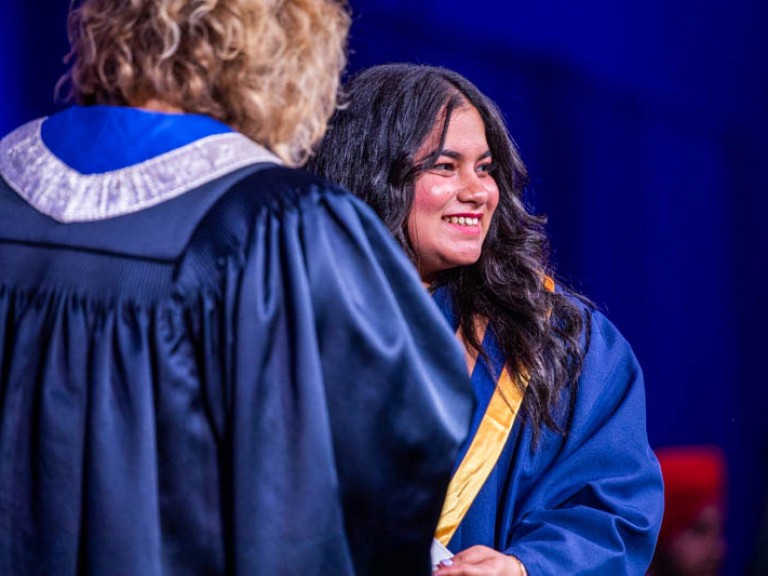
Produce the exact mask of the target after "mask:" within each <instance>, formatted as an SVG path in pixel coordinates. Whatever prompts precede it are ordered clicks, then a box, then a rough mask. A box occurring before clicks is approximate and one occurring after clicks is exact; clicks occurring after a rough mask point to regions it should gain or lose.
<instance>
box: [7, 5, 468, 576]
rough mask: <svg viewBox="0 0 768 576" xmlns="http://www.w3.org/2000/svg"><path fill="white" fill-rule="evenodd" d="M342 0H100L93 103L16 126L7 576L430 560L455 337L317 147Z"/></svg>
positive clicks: (82, 84)
mask: <svg viewBox="0 0 768 576" xmlns="http://www.w3.org/2000/svg"><path fill="white" fill-rule="evenodd" d="M348 26H349V15H348V13H347V10H346V7H345V6H344V5H343V4H342V3H340V2H337V1H334V0H193V1H180V0H131V2H119V3H117V2H111V1H108V0H83V1H82V2H81V3H79V4H78V5H75V6H74V7H73V9H72V10H71V13H70V17H69V34H70V40H71V44H72V50H71V53H70V55H69V61H70V64H71V68H70V71H69V72H68V74H67V75H66V76H65V78H64V79H63V81H62V82H61V83H60V86H59V89H60V90H62V91H64V93H66V94H68V95H69V96H70V97H71V98H72V99H74V100H76V102H77V104H74V105H72V106H70V107H68V108H66V109H64V110H62V111H61V112H58V113H56V114H54V115H52V116H50V117H48V118H42V119H38V120H34V121H32V122H29V123H27V124H25V125H23V126H21V127H19V128H17V129H16V130H14V131H13V132H11V133H10V134H8V135H7V136H5V137H4V138H2V140H0V574H8V575H11V574H13V575H14V576H32V575H35V576H39V575H49V574H50V575H56V576H69V575H80V574H83V575H84V574H89V575H96V576H98V575H102V574H103V575H106V574H109V575H112V574H126V575H128V574H130V575H141V576H160V575H171V574H172V575H200V576H203V575H205V576H210V575H218V574H242V575H245V574H268V575H281V574H289V575H290V574H302V575H305V574H321V575H325V574H327V575H329V576H344V575H351V574H358V575H367V574H405V575H410V574H414V575H416V574H429V571H430V564H429V546H430V542H431V538H432V533H433V531H434V528H435V525H436V524H437V519H438V517H439V513H440V506H441V499H442V495H443V494H444V492H445V489H446V487H447V485H448V481H449V476H450V471H451V465H452V462H453V459H454V458H455V456H456V454H457V452H458V448H459V446H460V444H461V442H462V441H463V439H464V437H465V435H466V433H467V430H468V426H469V418H470V414H471V408H472V394H471V387H470V384H469V382H468V380H467V376H466V373H465V370H464V366H463V362H462V360H461V356H460V350H459V349H458V347H457V345H456V343H455V341H454V338H453V334H452V333H451V331H450V329H448V328H447V326H446V325H445V323H444V321H443V318H442V316H441V314H440V311H439V310H438V309H437V307H436V306H435V305H434V304H433V303H432V301H431V300H430V299H429V297H428V296H427V295H426V294H425V293H424V291H423V289H422V287H421V283H420V280H419V278H418V275H417V274H416V272H415V271H414V269H413V267H412V266H411V264H410V262H408V260H407V259H406V258H405V256H404V255H403V254H402V252H401V250H400V249H399V247H397V245H396V244H395V243H394V242H393V241H392V239H391V237H390V236H389V233H388V231H387V230H386V228H385V227H384V226H383V225H382V224H381V222H380V221H379V220H378V219H377V218H376V216H375V215H374V214H373V212H372V211H371V210H370V209H369V208H368V207H367V206H366V205H365V204H364V203H363V202H362V201H360V200H358V199H357V198H355V197H354V196H352V195H350V194H348V193H347V192H345V191H344V190H342V189H340V188H338V187H335V186H333V185H331V184H329V183H328V182H327V181H325V180H323V179H321V178H319V177H317V176H314V175H312V174H310V173H308V172H305V171H302V170H300V169H297V168H296V166H298V165H300V164H301V163H302V162H303V161H304V160H305V159H306V157H307V155H308V153H309V150H310V149H311V147H312V145H313V144H314V143H315V141H316V140H317V139H318V138H319V137H320V136H321V135H322V133H323V130H324V129H325V126H326V122H327V119H328V117H329V115H330V114H331V113H332V111H333V109H334V106H335V99H336V91H337V87H338V81H339V73H340V71H341V69H342V67H343V66H344V62H345V41H346V40H345V39H346V34H347V28H348Z"/></svg>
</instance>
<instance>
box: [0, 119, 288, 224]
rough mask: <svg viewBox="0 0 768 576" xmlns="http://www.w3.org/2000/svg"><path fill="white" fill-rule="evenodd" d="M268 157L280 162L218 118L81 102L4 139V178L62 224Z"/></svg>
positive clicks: (152, 199) (134, 206) (127, 207)
mask: <svg viewBox="0 0 768 576" xmlns="http://www.w3.org/2000/svg"><path fill="white" fill-rule="evenodd" d="M261 162H269V163H274V164H281V161H280V160H279V159H278V158H277V157H276V156H275V155H274V154H272V153H271V152H269V151H268V150H267V149H266V148H264V147H263V146H260V145H259V144H257V143H255V142H253V141H252V140H250V139H249V138H247V137H246V136H244V135H242V134H240V133H238V132H235V131H233V130H231V129H230V128H229V127H227V126H225V125H224V124H221V123H220V122H217V121H216V120H213V119H212V118H208V117H206V116H200V115H194V114H166V113H160V112H148V111H143V110H138V109H135V108H127V107H117V106H89V107H81V106H74V107H72V108H68V109H66V110H64V111H63V112H60V113H58V114H56V115H54V116H51V117H50V118H47V119H46V118H43V119H38V120H33V121H32V122H29V123H28V124H25V125H23V126H21V127H20V128H18V129H16V130H15V131H13V132H11V133H10V134H8V135H7V136H6V137H5V138H3V139H2V140H0V175H2V177H3V178H4V179H5V181H6V182H7V183H8V184H9V185H10V186H11V188H13V189H14V190H15V191H16V192H17V193H18V194H19V195H20V196H21V197H22V198H24V199H25V200H26V201H27V202H28V203H29V204H31V205H32V206H33V207H34V208H36V209H37V210H38V211H40V212H42V213H44V214H46V215H47V216H50V217H51V218H53V219H55V220H57V221H59V222H85V221H93V220H103V219H106V218H113V217H116V216H122V215H124V214H129V213H132V212H136V211H138V210H142V209H144V208H148V207H150V206H154V205H156V204H159V203H161V202H163V201H165V200H170V199H171V198H175V197H176V196H179V195H181V194H183V193H184V192H187V191H189V190H191V189H193V188H196V187H198V186H202V185H203V184H206V183H208V182H211V181H212V180H215V179H216V178H219V177H221V176H223V175H225V174H228V173H230V172H233V171H235V170H237V169H239V168H243V167H245V166H248V165H251V164H256V163H261Z"/></svg>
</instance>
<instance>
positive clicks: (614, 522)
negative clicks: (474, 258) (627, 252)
mask: <svg viewBox="0 0 768 576" xmlns="http://www.w3.org/2000/svg"><path fill="white" fill-rule="evenodd" d="M590 323H591V335H590V339H589V348H588V353H587V356H586V360H585V365H584V368H583V371H582V376H581V378H580V381H579V388H578V392H577V397H576V401H575V405H574V407H573V412H572V414H571V418H570V421H569V422H568V435H567V437H566V439H565V441H564V443H563V444H562V446H561V448H560V450H559V452H558V453H557V455H556V456H555V458H554V460H553V461H552V462H551V463H550V464H549V466H548V467H547V468H546V471H545V472H544V473H543V474H542V475H541V477H540V479H539V480H538V481H537V482H535V483H534V484H532V488H531V490H530V493H529V494H528V495H527V498H525V503H524V504H523V506H522V509H521V510H520V512H519V513H520V515H521V519H520V521H519V523H518V524H517V525H516V527H515V528H514V530H513V531H512V532H511V534H510V538H509V542H508V548H507V549H506V550H505V552H506V553H508V554H513V555H515V556H517V557H518V558H520V559H521V560H522V561H523V563H524V564H525V566H526V568H527V570H528V573H529V574H530V575H531V576H537V575H540V574H583V575H586V574H594V575H598V574H599V575H603V574H627V575H641V574H644V573H645V571H646V569H647V567H648V564H649V563H650V560H651V557H652V555H653V550H654V546H655V543H656V537H657V535H658V531H659V527H660V524H661V517H662V508H663V489H662V482H661V473H660V470H659V465H658V462H657V460H656V457H655V456H654V454H653V452H652V450H651V449H650V447H649V445H648V440H647V433H646V426H645V395H644V387H643V377H642V373H641V370H640V367H639V365H638V363H637V360H636V358H635V356H634V354H633V353H632V350H631V348H630V347H629V345H628V344H627V342H626V341H625V340H624V339H623V337H622V336H621V335H620V334H619V332H618V331H617V330H616V329H615V327H614V326H613V325H612V324H611V323H610V322H609V321H608V320H607V319H606V318H605V317H604V316H603V315H601V314H599V313H597V312H594V313H592V315H591V322H590ZM543 442H544V443H545V444H546V442H547V438H546V436H544V437H543ZM542 449H543V451H544V452H546V451H547V447H546V446H545V445H544V446H542ZM529 457H530V456H529ZM531 462H532V461H531V460H526V458H523V459H522V461H521V463H520V466H521V468H520V469H519V474H520V475H521V476H522V477H525V475H526V467H527V466H529V465H530V464H531Z"/></svg>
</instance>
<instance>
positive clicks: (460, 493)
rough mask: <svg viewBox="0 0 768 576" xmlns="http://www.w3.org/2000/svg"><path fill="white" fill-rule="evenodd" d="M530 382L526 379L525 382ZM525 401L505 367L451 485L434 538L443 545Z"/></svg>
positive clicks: (454, 528) (467, 506) (493, 464)
mask: <svg viewBox="0 0 768 576" xmlns="http://www.w3.org/2000/svg"><path fill="white" fill-rule="evenodd" d="M527 383H528V379H527V378H526V379H525V380H524V381H523V385H524V386H525V385H527ZM522 401H523V392H522V391H521V390H520V388H519V387H518V386H516V385H515V383H514V382H513V381H512V376H510V374H509V371H508V370H507V368H506V366H505V367H504V370H503V371H502V373H501V376H500V377H499V381H498V382H497V383H496V390H495V391H494V392H493V396H491V401H490V402H489V403H488V408H487V409H486V410H485V414H484V415H483V419H482V421H481V422H480V426H479V427H478V429H477V432H476V433H475V437H474V438H473V439H472V443H471V444H470V445H469V449H468V450H467V453H466V454H465V455H464V458H463V460H462V461H461V464H460V465H459V467H458V469H457V470H456V473H455V474H454V475H453V478H451V482H450V484H448V492H447V494H446V495H445V502H444V503H443V511H442V512H441V513H440V521H439V522H438V523H437V530H436V531H435V538H436V539H437V540H439V541H440V543H441V544H443V546H447V545H448V542H450V541H451V538H452V537H453V534H454V532H456V529H457V528H458V527H459V524H460V523H461V521H462V520H463V519H464V516H465V515H466V514H467V511H468V510H469V507H470V506H471V505H472V502H474V500H475V497H476V496H477V494H478V492H480V488H482V486H483V484H485V481H486V480H487V479H488V476H489V475H490V474H491V470H493V467H494V466H496V462H497V461H498V460H499V456H500V455H501V452H502V450H503V449H504V446H505V445H506V443H507V438H508V437H509V433H510V431H511V430H512V426H513V425H514V423H515V417H516V416H517V413H518V411H519V409H520V404H521V403H522Z"/></svg>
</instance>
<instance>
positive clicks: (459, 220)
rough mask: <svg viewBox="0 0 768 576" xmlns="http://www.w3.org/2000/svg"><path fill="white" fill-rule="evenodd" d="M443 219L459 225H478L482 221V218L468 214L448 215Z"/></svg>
mask: <svg viewBox="0 0 768 576" xmlns="http://www.w3.org/2000/svg"><path fill="white" fill-rule="evenodd" d="M443 220H445V221H446V222H450V223H451V224H458V225H459V226H477V225H478V224H479V223H480V218H475V217H468V216H467V217H465V216H446V217H445V218H443Z"/></svg>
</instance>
